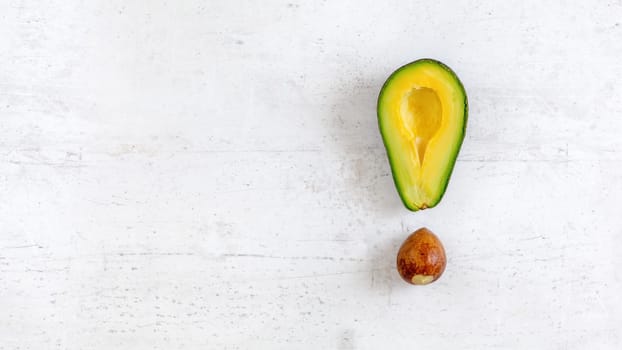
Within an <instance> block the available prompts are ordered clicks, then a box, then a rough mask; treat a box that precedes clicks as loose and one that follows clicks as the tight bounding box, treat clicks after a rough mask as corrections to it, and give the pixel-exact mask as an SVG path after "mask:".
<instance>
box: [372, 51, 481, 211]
mask: <svg viewBox="0 0 622 350" xmlns="http://www.w3.org/2000/svg"><path fill="white" fill-rule="evenodd" d="M422 63H431V64H435V65H437V66H439V67H441V68H443V69H444V70H446V71H447V72H449V73H450V75H451V76H452V77H453V78H454V83H455V84H456V85H457V86H458V87H459V88H460V90H461V91H462V94H463V95H464V124H463V126H462V130H461V132H460V135H459V136H458V138H459V139H458V140H457V142H455V143H454V144H455V146H454V151H453V157H452V159H451V165H450V166H449V167H447V170H446V171H445V174H444V176H443V177H444V178H445V183H444V184H443V190H442V191H441V194H440V196H439V197H438V199H437V200H436V202H434V203H431V204H430V205H428V206H427V207H425V208H418V207H416V206H411V205H410V204H409V203H408V202H407V200H406V194H405V191H404V190H403V189H402V185H401V184H400V183H399V181H398V179H397V177H396V176H395V173H396V172H395V170H394V169H396V168H397V164H396V162H395V161H394V160H393V159H392V158H391V151H390V149H389V145H388V142H387V140H386V138H387V137H388V136H385V133H384V132H383V130H382V123H381V122H380V121H381V118H382V116H381V115H380V101H381V100H382V95H383V94H384V92H385V90H386V89H387V88H388V87H389V85H390V84H391V80H392V79H393V77H395V76H396V75H397V74H398V73H399V72H400V71H402V70H403V69H406V68H410V67H412V66H415V65H419V64H422ZM468 112H469V103H468V99H467V94H466V91H465V89H464V86H463V85H462V82H461V81H460V79H458V76H457V75H456V73H454V71H453V70H451V68H449V67H448V66H447V65H445V64H444V63H442V62H440V61H437V60H435V59H431V58H422V59H418V60H416V61H413V62H410V63H408V64H405V65H403V66H401V67H400V68H398V69H397V70H396V71H395V72H393V73H391V75H390V76H389V77H388V78H387V80H386V81H385V83H384V84H383V85H382V88H381V89H380V93H379V94H378V102H377V104H376V114H377V115H378V128H379V129H380V134H381V135H382V142H383V143H384V147H385V149H386V150H387V157H388V158H389V164H390V165H391V175H392V177H393V182H394V183H395V188H396V189H397V193H398V194H399V196H400V199H401V200H402V203H404V206H405V207H406V208H407V209H408V210H411V211H418V210H423V209H428V208H433V207H435V206H436V205H437V204H438V203H439V202H440V201H441V199H443V196H444V195H445V191H447V185H448V184H449V178H450V177H451V173H452V172H453V170H454V166H455V165H456V158H457V157H458V153H459V152H460V148H461V147H462V141H463V140H464V135H465V133H466V126H467V122H468Z"/></svg>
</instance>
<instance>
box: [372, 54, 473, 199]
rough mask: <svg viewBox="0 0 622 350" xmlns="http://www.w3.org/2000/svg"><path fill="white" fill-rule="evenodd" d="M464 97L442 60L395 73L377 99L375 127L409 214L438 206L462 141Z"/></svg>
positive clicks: (460, 85) (464, 111)
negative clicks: (376, 126)
mask: <svg viewBox="0 0 622 350" xmlns="http://www.w3.org/2000/svg"><path fill="white" fill-rule="evenodd" d="M467 109H468V108H467V97H466V93H465V91H464V87H463V86H462V83H461V82H460V80H459V79H458V77H457V76H456V75H455V74H454V73H453V71H451V69H449V68H448V67H447V66H445V65H444V64H442V63H441V62H438V61H435V60H430V59H423V60H418V61H415V62H412V63H409V64H407V65H405V66H403V67H401V68H399V69H398V70H397V71H395V72H394V73H393V74H392V75H391V76H390V77H389V78H388V79H387V81H386V83H385V84H384V86H383V87H382V90H381V91H380V96H379V97H378V123H379V127H380V132H381V134H382V138H383V141H384V145H385V147H386V149H387V155H388V157H389V162H390V164H391V171H392V173H393V179H394V181H395V185H396V188H397V191H398V193H399V195H400V198H401V199H402V202H404V205H405V206H406V207H407V208H408V209H410V210H413V211H415V210H420V209H426V208H432V207H434V206H435V205H437V204H438V203H439V201H440V200H441V198H442V197H443V194H444V193H445V189H446V188H447V183H448V181H449V178H450V176H451V172H452V170H453V167H454V164H455V161H456V157H457V156H458V151H459V150H460V146H461V145H462V140H463V139H464V132H465V128H466V121H467Z"/></svg>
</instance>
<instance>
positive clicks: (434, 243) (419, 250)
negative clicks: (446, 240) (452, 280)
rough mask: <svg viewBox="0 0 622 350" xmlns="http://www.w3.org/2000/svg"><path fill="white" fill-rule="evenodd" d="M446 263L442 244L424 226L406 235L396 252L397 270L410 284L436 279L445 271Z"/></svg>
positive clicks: (429, 281)
mask: <svg viewBox="0 0 622 350" xmlns="http://www.w3.org/2000/svg"><path fill="white" fill-rule="evenodd" d="M446 264H447V258H446V257H445V249H444V248H443V244H442V243H441V241H440V240H439V239H438V237H436V235H435V234H434V233H432V231H430V230H428V229H427V228H425V227H423V228H420V229H418V230H417V231H415V232H413V233H412V234H411V235H410V236H408V238H406V240H405V241H404V243H402V246H401V247H400V250H399V252H398V253H397V271H398V272H399V273H400V276H402V278H403V279H404V281H406V282H408V283H411V284H417V285H422V284H429V283H432V282H434V281H436V280H437V279H438V278H439V277H441V275H442V274H443V271H445V265H446Z"/></svg>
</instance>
